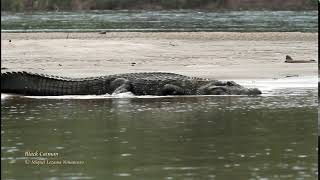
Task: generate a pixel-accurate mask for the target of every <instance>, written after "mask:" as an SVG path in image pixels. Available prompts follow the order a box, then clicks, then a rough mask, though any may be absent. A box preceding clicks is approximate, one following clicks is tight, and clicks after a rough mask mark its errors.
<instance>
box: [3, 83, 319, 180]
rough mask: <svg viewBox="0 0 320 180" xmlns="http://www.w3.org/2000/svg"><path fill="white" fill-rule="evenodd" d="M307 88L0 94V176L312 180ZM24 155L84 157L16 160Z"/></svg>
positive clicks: (311, 95) (312, 115)
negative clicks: (260, 92) (219, 93)
mask: <svg viewBox="0 0 320 180" xmlns="http://www.w3.org/2000/svg"><path fill="white" fill-rule="evenodd" d="M316 91H317V90H316V89H311V90H308V91H305V93H304V94H300V95H280V96H260V97H246V96H229V97H228V96H224V97H214V96H208V97H167V98H106V99H34V98H21V97H20V98H19V97H12V98H6V99H2V101H1V116H2V121H1V127H2V131H1V135H2V136H1V140H2V144H1V147H2V149H1V153H2V159H1V165H2V169H1V174H2V175H1V176H2V178H1V179H30V180H31V179H48V180H49V179H50V180H51V179H110V180H112V179H139V180H140V179H148V180H149V179H218V180H230V179H237V180H242V179H243V180H247V179H252V180H253V179H259V180H262V179H264V180H275V179H288V180H292V179H304V180H305V179H312V180H314V179H316V178H317V156H316V153H317V151H318V149H317V143H316V139H317V113H318V110H317V106H318V104H317V101H318V100H317V92H316ZM280 94H281V93H280ZM35 150H38V151H44V152H58V153H59V156H58V157H51V158H43V157H42V158H41V157H35V158H30V157H25V155H24V153H25V151H35ZM28 159H29V160H30V159H38V160H39V159H50V160H59V159H60V160H61V159H65V160H82V161H84V164H82V165H32V164H29V165H26V164H25V160H28Z"/></svg>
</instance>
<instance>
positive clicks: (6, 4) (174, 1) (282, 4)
mask: <svg viewBox="0 0 320 180" xmlns="http://www.w3.org/2000/svg"><path fill="white" fill-rule="evenodd" d="M317 5H318V0H276V1H265V2H257V1H254V0H245V1H244V0H1V10H2V11H30V10H32V11H34V10H40V11H54V10H91V9H97V10H105V9H110V10H114V9H155V10H162V9H215V10H221V9H233V10H241V9H246V10H250V9H254V10H259V9H260V10H261V9H274V10H310V9H312V10H317Z"/></svg>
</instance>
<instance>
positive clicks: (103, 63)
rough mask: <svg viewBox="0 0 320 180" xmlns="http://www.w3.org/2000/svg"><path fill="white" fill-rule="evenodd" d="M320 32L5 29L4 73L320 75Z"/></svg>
mask: <svg viewBox="0 0 320 180" xmlns="http://www.w3.org/2000/svg"><path fill="white" fill-rule="evenodd" d="M317 40H318V34H317V33H295V32H292V33H283V32H282V33H275V32H272V33H222V32H196V33H192V32H179V33H173V32H170V33H134V32H130V33H127V32H118V33H114V32H113V33H106V34H99V33H2V36H1V44H2V46H1V50H2V57H1V61H2V71H19V70H24V71H30V72H36V73H48V74H53V75H61V76H70V77H87V76H99V75H107V74H116V73H127V72H146V71H147V72H150V71H162V72H174V73H179V74H184V75H190V76H197V77H205V78H215V79H234V80H236V79H272V78H276V79H278V78H285V77H292V76H295V77H303V76H317V75H318V66H317V64H316V63H307V64H305V63H302V64H291V63H290V64H288V63H284V60H285V56H286V55H290V56H291V57H292V58H294V59H299V60H309V59H315V60H318V42H317Z"/></svg>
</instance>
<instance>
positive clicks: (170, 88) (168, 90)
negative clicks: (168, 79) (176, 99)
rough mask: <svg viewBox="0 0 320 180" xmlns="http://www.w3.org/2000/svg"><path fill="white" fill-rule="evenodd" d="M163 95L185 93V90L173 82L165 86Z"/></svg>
mask: <svg viewBox="0 0 320 180" xmlns="http://www.w3.org/2000/svg"><path fill="white" fill-rule="evenodd" d="M161 93H162V95H163V96H166V95H185V94H186V93H185V91H184V90H183V89H182V88H181V87H179V86H176V85H172V84H166V85H164V86H163V89H162V91H161Z"/></svg>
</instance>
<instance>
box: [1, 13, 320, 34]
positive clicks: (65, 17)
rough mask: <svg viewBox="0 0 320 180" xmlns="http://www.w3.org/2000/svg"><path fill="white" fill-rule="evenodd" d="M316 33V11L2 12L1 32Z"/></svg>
mask: <svg viewBox="0 0 320 180" xmlns="http://www.w3.org/2000/svg"><path fill="white" fill-rule="evenodd" d="M102 30H105V31H214V32H216V31H223V32H228V31H235V32H252V31H253V32H273V31H276V32H318V11H194V10H180V11H83V12H26V13H10V12H1V31H2V32H39V31H40V32H61V31H62V32H92V31H102Z"/></svg>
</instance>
